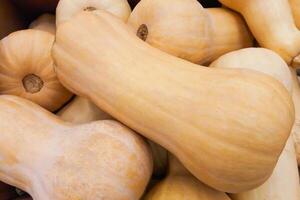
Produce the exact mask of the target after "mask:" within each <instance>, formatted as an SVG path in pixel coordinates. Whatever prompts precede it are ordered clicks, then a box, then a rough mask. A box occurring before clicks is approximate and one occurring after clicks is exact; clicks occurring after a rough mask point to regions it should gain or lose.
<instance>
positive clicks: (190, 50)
mask: <svg viewBox="0 0 300 200" xmlns="http://www.w3.org/2000/svg"><path fill="white" fill-rule="evenodd" d="M128 24H129V25H130V26H131V27H132V29H133V31H134V32H135V33H136V34H137V36H138V37H140V38H141V39H142V40H144V41H146V42H147V43H149V44H150V45H152V46H154V47H156V48H158V49H160V50H163V51H165V52H167V53H169V54H172V55H174V56H177V57H180V58H183V59H186V60H189V61H191V62H195V63H206V62H211V61H212V60H214V59H215V58H217V57H219V56H220V55H222V54H224V53H227V52H229V51H233V50H236V49H240V48H244V47H250V46H252V43H253V41H252V39H253V38H252V36H251V34H250V32H249V31H248V28H247V26H246V24H245V22H244V20H243V19H242V17H241V16H240V15H238V14H236V13H234V12H232V11H230V10H228V9H225V8H210V9H204V8H203V7H202V6H201V4H200V3H199V2H197V0H176V1H174V0H141V1H140V2H139V3H138V5H137V6H136V7H135V8H134V10H133V12H132V14H131V15H130V17H129V19H128Z"/></svg>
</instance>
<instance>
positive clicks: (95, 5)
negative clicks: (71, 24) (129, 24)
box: [56, 0, 131, 25]
mask: <svg viewBox="0 0 300 200" xmlns="http://www.w3.org/2000/svg"><path fill="white" fill-rule="evenodd" d="M83 10H86V11H93V10H106V11H107V12H110V13H112V14H114V15H115V16H117V17H119V18H120V19H122V20H123V21H124V22H126V21H127V19H128V17H129V15H130V13H131V8H130V6H129V4H128V2H127V0H60V1H59V3H58V5H57V7H56V25H59V24H61V23H63V22H65V21H67V20H69V19H70V18H72V17H74V16H75V15H76V14H77V13H79V12H81V11H83Z"/></svg>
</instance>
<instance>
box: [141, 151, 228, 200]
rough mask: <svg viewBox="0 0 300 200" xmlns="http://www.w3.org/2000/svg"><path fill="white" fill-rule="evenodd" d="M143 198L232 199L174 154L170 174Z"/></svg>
mask: <svg viewBox="0 0 300 200" xmlns="http://www.w3.org/2000/svg"><path fill="white" fill-rule="evenodd" d="M143 200H230V198H229V197H228V196H227V195H226V194H225V193H223V192H220V191H217V190H214V189H212V188H210V187H208V186H206V185H204V184H203V183H201V182H200V181H199V180H197V179H196V178H195V177H194V176H192V175H191V174H190V173H189V172H188V171H187V170H186V169H185V168H184V167H183V166H182V164H181V163H180V162H179V161H178V160H177V158H175V157H174V156H173V155H170V154H169V173H168V176H167V177H166V178H165V179H164V180H162V181H160V182H159V183H157V184H156V185H155V186H154V187H153V188H152V189H151V190H150V191H149V192H148V193H147V194H146V196H145V198H143Z"/></svg>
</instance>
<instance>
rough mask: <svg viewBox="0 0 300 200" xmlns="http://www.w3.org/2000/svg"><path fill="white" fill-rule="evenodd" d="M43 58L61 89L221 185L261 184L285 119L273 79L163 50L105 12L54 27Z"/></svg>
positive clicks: (290, 111)
mask: <svg viewBox="0 0 300 200" xmlns="http://www.w3.org/2000/svg"><path fill="white" fill-rule="evenodd" d="M87 35H88V37H86V36H87ZM78 38H85V42H81V41H80V40H78ZM103 46H105V47H106V48H105V51H101V48H103ZM83 52H84V53H83ZM99 52H102V53H101V54H99ZM52 54H53V57H54V59H55V62H56V64H57V67H56V72H57V74H58V77H59V79H60V81H61V82H62V83H63V84H64V85H65V86H66V87H67V88H69V89H70V90H71V91H73V92H75V93H76V94H78V95H80V96H85V97H87V98H89V99H90V100H91V101H92V102H94V103H95V104H96V105H97V106H98V107H100V108H101V109H103V110H104V111H105V112H107V113H109V114H110V115H111V116H113V117H114V118H115V119H117V120H119V121H121V122H122V123H124V124H126V125H127V126H129V127H131V128H132V129H134V130H136V131H137V132H139V133H140V134H142V135H143V136H145V137H147V138H149V139H151V140H153V141H154V142H156V143H158V144H160V145H162V146H163V147H165V148H166V149H167V150H169V151H170V152H171V153H173V154H174V155H175V156H176V157H177V158H178V159H179V160H180V161H181V163H182V164H183V165H184V166H185V167H186V168H187V169H188V170H189V171H190V172H191V173H192V174H193V175H194V176H196V177H197V178H198V179H199V180H201V181H203V182H204V183H205V184H207V185H209V186H211V187H213V188H216V189H218V190H221V191H226V192H241V191H245V190H249V189H252V188H255V187H257V186H259V185H260V184H262V183H263V182H265V181H266V180H267V179H268V178H269V177H270V175H271V173H272V171H273V169H274V167H275V165H276V163H277V160H278V158H279V156H280V153H281V152H282V150H283V148H284V146H285V142H286V140H287V139H288V137H289V134H290V131H291V128H292V125H293V123H294V106H293V103H292V99H291V97H290V95H289V93H288V91H287V90H286V89H285V88H284V86H283V85H282V84H281V83H280V82H278V81H277V80H275V79H274V78H272V77H270V76H267V75H264V74H261V73H259V72H255V71H248V70H244V69H243V70H242V69H212V68H206V67H202V66H199V65H195V64H192V63H189V62H187V61H184V60H182V59H179V58H176V57H174V56H171V55H168V54H167V53H164V52H162V51H159V50H157V49H155V48H153V47H151V46H150V45H148V44H147V43H145V42H143V41H141V40H140V39H139V38H138V37H136V35H135V34H134V33H133V32H132V31H131V30H130V28H129V27H128V26H127V25H126V24H125V23H124V22H122V21H121V20H120V19H118V18H116V17H114V16H113V15H111V14H109V13H107V12H105V11H97V12H95V13H90V12H82V13H80V14H79V15H77V16H76V17H75V18H73V19H71V20H69V21H68V22H66V23H64V24H61V25H60V26H58V28H57V34H56V42H55V44H54V47H53V52H52ZM71 77H72V78H71ZM75 80H76V81H75ZM99 91H101V92H99ZM179 113H182V114H179ZM264 138H268V140H265V139H264ZM254 171H255V173H254Z"/></svg>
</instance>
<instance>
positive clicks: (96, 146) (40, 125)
mask: <svg viewBox="0 0 300 200" xmlns="http://www.w3.org/2000/svg"><path fill="white" fill-rule="evenodd" d="M0 118H1V119H2V120H1V122H0V131H1V135H0V180H2V181H4V182H6V183H9V184H11V185H14V186H17V187H19V188H20V189H22V190H24V191H26V192H28V193H29V194H30V195H31V196H32V197H33V199H35V200H71V199H72V200H75V199H81V200H100V199H114V200H129V199H130V200H138V199H139V197H140V196H141V195H142V193H143V191H144V189H145V187H146V185H147V183H148V181H149V177H150V175H151V172H152V160H151V154H150V153H149V150H148V148H147V145H146V144H145V142H144V141H143V140H142V139H141V138H140V137H139V136H138V135H137V134H135V133H134V132H133V131H131V130H129V129H128V128H126V127H125V126H124V125H121V124H120V123H118V122H116V121H110V120H106V121H96V122H93V123H88V124H82V125H72V124H71V123H66V122H63V121H62V120H61V119H59V118H58V117H56V116H55V115H54V114H52V113H50V112H48V111H46V110H44V109H42V108H41V107H39V106H38V105H36V104H34V103H32V102H30V101H28V100H25V99H22V98H19V97H16V96H9V95H2V96H0ZM16 122H17V123H16Z"/></svg>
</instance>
